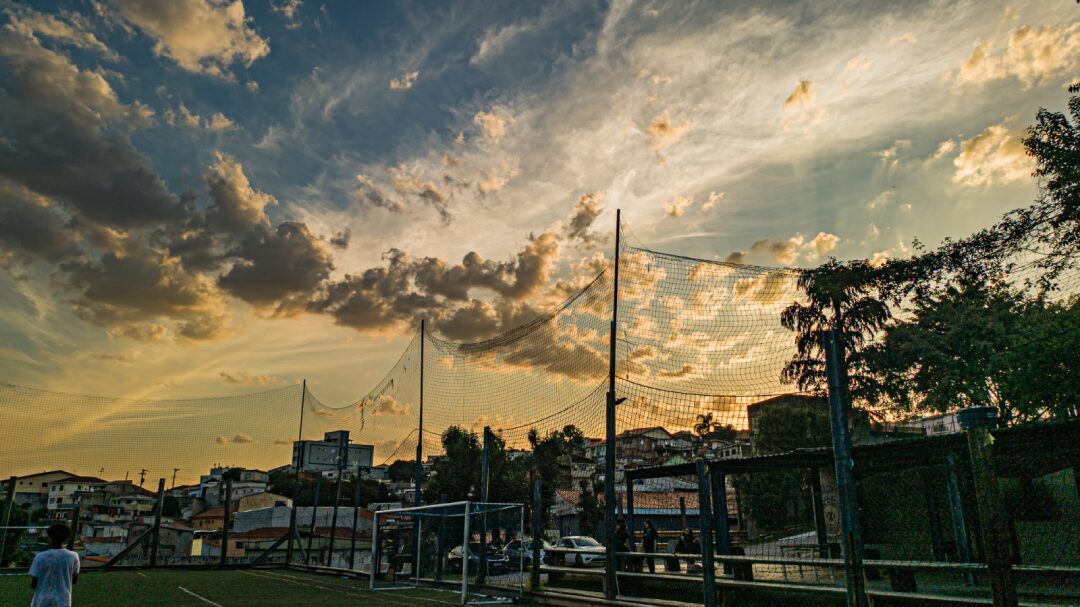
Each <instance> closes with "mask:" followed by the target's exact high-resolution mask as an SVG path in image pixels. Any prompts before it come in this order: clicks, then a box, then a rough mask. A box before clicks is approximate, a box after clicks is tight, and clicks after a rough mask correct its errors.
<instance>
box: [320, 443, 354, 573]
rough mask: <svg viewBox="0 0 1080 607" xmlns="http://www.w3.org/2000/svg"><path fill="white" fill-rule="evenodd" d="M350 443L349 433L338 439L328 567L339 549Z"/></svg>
mask: <svg viewBox="0 0 1080 607" xmlns="http://www.w3.org/2000/svg"><path fill="white" fill-rule="evenodd" d="M342 439H344V440H342ZM349 442H351V441H350V440H349V431H348V430H346V431H345V435H344V436H341V437H339V438H338V459H337V469H338V470H337V483H335V488H334V514H333V515H332V516H331V517H330V550H329V551H328V552H327V554H326V566H327V567H330V566H332V565H333V564H334V548H337V515H338V505H339V504H340V503H341V478H342V477H343V476H345V470H347V469H348V465H349Z"/></svg>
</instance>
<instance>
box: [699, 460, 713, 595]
mask: <svg viewBox="0 0 1080 607" xmlns="http://www.w3.org/2000/svg"><path fill="white" fill-rule="evenodd" d="M695 467H696V471H697V482H698V526H699V527H700V528H701V567H702V572H701V575H702V579H701V581H702V585H703V586H704V589H703V590H704V595H705V607H716V567H715V566H714V565H713V557H714V553H713V534H712V518H711V517H710V516H709V512H711V511H712V508H711V507H710V505H709V502H710V499H709V497H710V493H711V491H712V490H711V489H710V487H709V475H708V473H706V471H705V460H703V459H699V460H698V461H697V463H696V464H695Z"/></svg>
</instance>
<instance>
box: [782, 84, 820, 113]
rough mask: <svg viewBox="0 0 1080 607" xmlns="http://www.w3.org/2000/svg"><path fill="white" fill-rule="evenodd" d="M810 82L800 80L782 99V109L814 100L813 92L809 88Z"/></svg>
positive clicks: (806, 103) (807, 103)
mask: <svg viewBox="0 0 1080 607" xmlns="http://www.w3.org/2000/svg"><path fill="white" fill-rule="evenodd" d="M810 86H811V82H810V81H809V80H800V81H799V82H798V83H797V84H796V85H795V90H793V91H791V94H790V95H788V98H787V99H785V100H784V109H785V110H787V109H790V108H793V107H796V106H799V105H809V103H810V102H811V101H813V100H814V93H813V91H811V90H810Z"/></svg>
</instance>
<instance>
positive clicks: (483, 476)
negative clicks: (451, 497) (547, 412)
mask: <svg viewBox="0 0 1080 607" xmlns="http://www.w3.org/2000/svg"><path fill="white" fill-rule="evenodd" d="M490 457H491V428H490V427H488V426H484V447H483V459H481V461H480V504H481V506H480V507H481V508H484V510H483V511H482V512H481V513H480V557H479V558H480V566H479V567H477V568H476V583H477V584H483V583H484V581H485V580H486V579H487V533H488V527H487V501H488V471H489V467H488V459H489V458H490Z"/></svg>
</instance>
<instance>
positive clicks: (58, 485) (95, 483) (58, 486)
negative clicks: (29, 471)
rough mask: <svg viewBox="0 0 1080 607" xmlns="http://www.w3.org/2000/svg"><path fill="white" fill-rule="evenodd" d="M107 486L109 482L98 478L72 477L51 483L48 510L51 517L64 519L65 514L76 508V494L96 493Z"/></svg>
mask: <svg viewBox="0 0 1080 607" xmlns="http://www.w3.org/2000/svg"><path fill="white" fill-rule="evenodd" d="M106 484H108V482H107V481H104V480H102V479H100V478H97V477H96V476H70V477H68V478H65V479H63V480H59V481H55V482H52V483H49V501H48V503H47V504H46V508H48V509H49V514H50V515H51V516H55V517H63V516H65V514H64V512H66V511H69V510H71V509H72V508H74V507H75V494H77V493H87V492H90V491H96V490H97V489H98V488H100V487H103V486H104V485H106Z"/></svg>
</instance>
